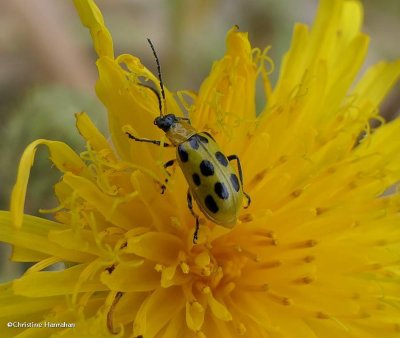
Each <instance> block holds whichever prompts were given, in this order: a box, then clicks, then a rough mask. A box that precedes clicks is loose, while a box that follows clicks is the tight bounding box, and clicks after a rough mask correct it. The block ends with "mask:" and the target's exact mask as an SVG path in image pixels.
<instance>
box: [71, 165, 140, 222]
mask: <svg viewBox="0 0 400 338" xmlns="http://www.w3.org/2000/svg"><path fill="white" fill-rule="evenodd" d="M63 180H64V182H65V183H66V184H68V185H69V186H70V187H71V188H72V189H73V190H75V191H76V192H77V194H78V195H79V196H80V197H82V198H83V199H85V200H86V201H88V202H89V203H90V204H91V205H92V206H93V207H94V208H96V209H97V210H98V211H99V212H100V213H101V214H102V215H103V216H104V217H105V219H106V220H108V221H110V222H111V223H113V224H115V225H117V226H119V227H121V228H124V229H130V228H132V223H131V219H130V218H129V215H127V214H125V213H124V212H120V211H118V209H119V204H120V203H121V201H120V200H118V199H117V198H115V197H112V196H108V195H106V194H105V193H103V192H102V191H101V190H100V189H99V188H98V187H97V185H95V184H94V183H93V182H91V181H90V180H87V179H85V178H83V177H80V176H76V175H73V174H71V173H66V174H65V175H64V178H63Z"/></svg>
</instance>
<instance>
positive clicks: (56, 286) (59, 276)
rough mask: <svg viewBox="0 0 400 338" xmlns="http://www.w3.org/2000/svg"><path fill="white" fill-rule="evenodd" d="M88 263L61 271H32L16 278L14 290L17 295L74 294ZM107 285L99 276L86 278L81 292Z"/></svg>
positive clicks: (105, 288) (99, 288)
mask: <svg viewBox="0 0 400 338" xmlns="http://www.w3.org/2000/svg"><path fill="white" fill-rule="evenodd" d="M85 268H86V265H85V264H79V265H75V266H73V267H71V268H68V269H65V270H61V271H40V272H32V273H29V274H27V275H24V276H22V277H21V278H19V279H16V280H14V282H13V290H14V292H15V293H16V294H17V295H21V296H27V297H49V296H59V295H66V294H72V293H74V292H76V287H77V285H78V283H79V281H80V279H81V274H82V273H83V272H85ZM107 289H108V288H107V286H105V285H104V284H103V283H101V282H100V281H99V280H98V278H93V279H92V280H90V279H89V280H86V281H84V282H82V283H80V284H79V291H80V292H87V291H104V290H107Z"/></svg>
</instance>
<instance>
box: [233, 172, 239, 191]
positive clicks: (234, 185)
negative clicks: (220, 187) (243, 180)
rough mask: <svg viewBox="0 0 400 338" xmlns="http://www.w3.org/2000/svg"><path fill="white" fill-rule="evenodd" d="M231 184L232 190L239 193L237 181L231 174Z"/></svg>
mask: <svg viewBox="0 0 400 338" xmlns="http://www.w3.org/2000/svg"><path fill="white" fill-rule="evenodd" d="M231 183H232V186H233V189H235V190H236V191H239V189H240V184H239V179H238V177H237V176H236V175H235V174H231Z"/></svg>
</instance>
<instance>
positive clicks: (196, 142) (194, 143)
mask: <svg viewBox="0 0 400 338" xmlns="http://www.w3.org/2000/svg"><path fill="white" fill-rule="evenodd" d="M188 141H189V144H190V146H191V147H192V148H193V149H194V150H197V149H199V139H198V137H197V135H193V136H192V137H191V138H189V140H188Z"/></svg>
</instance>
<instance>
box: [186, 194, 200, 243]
mask: <svg viewBox="0 0 400 338" xmlns="http://www.w3.org/2000/svg"><path fill="white" fill-rule="evenodd" d="M187 204H188V208H189V210H190V213H191V214H192V215H193V217H194V218H196V229H195V230H194V234H193V244H196V242H197V240H198V233H199V227H200V226H199V216H197V215H196V213H195V212H194V211H193V201H192V195H191V194H190V190H188V192H187Z"/></svg>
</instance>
